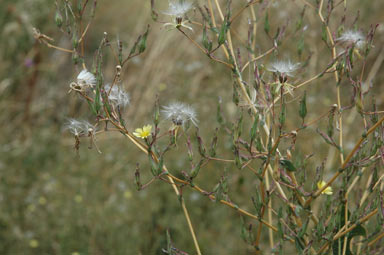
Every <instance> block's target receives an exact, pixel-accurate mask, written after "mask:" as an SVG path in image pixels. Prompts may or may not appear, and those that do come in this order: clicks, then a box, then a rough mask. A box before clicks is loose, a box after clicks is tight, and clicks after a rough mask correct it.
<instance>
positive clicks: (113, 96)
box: [105, 84, 130, 107]
mask: <svg viewBox="0 0 384 255" xmlns="http://www.w3.org/2000/svg"><path fill="white" fill-rule="evenodd" d="M109 90H111V92H110V94H109V96H108V100H109V102H110V103H111V104H112V105H114V106H122V107H124V106H127V105H128V104H129V102H130V98H129V94H128V93H127V92H126V91H124V89H123V88H121V87H119V86H117V85H115V86H113V87H112V89H111V85H110V84H107V85H105V91H106V92H107V93H108V92H109Z"/></svg>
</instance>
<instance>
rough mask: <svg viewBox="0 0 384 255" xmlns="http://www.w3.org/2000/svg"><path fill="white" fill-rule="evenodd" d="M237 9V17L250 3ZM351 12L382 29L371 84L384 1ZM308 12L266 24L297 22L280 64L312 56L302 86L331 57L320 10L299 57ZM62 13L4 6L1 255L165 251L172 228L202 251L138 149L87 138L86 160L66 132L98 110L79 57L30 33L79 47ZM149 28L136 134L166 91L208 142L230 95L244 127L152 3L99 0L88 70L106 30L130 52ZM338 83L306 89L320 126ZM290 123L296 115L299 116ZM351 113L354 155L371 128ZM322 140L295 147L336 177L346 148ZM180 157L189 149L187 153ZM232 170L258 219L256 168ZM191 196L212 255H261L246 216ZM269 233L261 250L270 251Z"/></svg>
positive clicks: (213, 173)
mask: <svg viewBox="0 0 384 255" xmlns="http://www.w3.org/2000/svg"><path fill="white" fill-rule="evenodd" d="M156 2H157V7H158V9H159V10H165V9H166V7H167V1H165V0H164V1H156ZM202 2H203V1H200V3H202ZM222 2H223V1H222ZM233 2H234V5H233V8H234V9H239V8H240V7H241V6H243V5H244V4H245V3H246V1H233ZM347 3H348V4H347V6H348V9H347V17H348V18H347V24H351V23H352V22H353V20H354V17H355V16H356V14H357V12H358V11H359V20H358V22H357V23H356V24H357V27H358V28H361V29H362V31H364V32H365V33H367V32H368V30H369V26H370V25H371V24H380V25H379V27H378V30H377V33H376V36H375V41H374V45H375V47H374V48H373V50H372V53H371V54H370V56H369V58H368V60H367V72H366V74H368V73H369V71H370V70H372V66H373V65H374V63H375V62H377V61H378V59H379V57H380V56H381V55H380V54H383V45H384V44H383V43H384V23H383V21H384V17H383V15H382V14H383V12H382V11H383V9H384V2H383V1H380V0H376V1H359V0H348V1H347ZM223 4H224V3H223ZM302 8H303V3H302V2H301V1H271V3H270V7H269V17H270V23H271V30H272V31H273V33H274V32H275V31H276V28H277V24H288V28H287V29H288V35H289V36H290V37H289V38H288V39H286V40H285V41H284V42H283V44H282V45H281V47H280V51H279V52H280V55H279V56H280V57H283V58H288V57H289V58H292V59H294V60H295V61H299V62H303V61H305V60H306V58H307V57H309V56H312V58H311V59H310V61H309V65H308V67H307V68H306V70H305V72H301V73H300V74H299V75H298V77H299V78H297V79H298V80H302V81H303V80H305V79H306V78H309V77H311V76H313V75H315V74H317V73H318V72H320V71H322V70H323V68H324V67H325V66H326V65H327V64H328V63H329V60H330V59H331V57H330V55H329V52H328V51H327V49H326V48H325V46H324V43H323V42H322V41H321V40H320V39H319V38H321V26H320V25H319V21H318V18H317V17H316V15H314V12H313V10H310V9H309V8H308V10H307V11H306V16H305V19H304V22H305V23H306V25H307V26H308V28H307V30H306V31H304V32H303V33H304V36H305V47H304V51H303V54H302V56H301V57H299V56H298V55H297V50H296V47H297V45H296V42H297V38H299V36H300V35H296V34H294V33H293V32H292V31H294V27H295V22H296V21H297V19H298V17H299V13H300V11H301V10H302ZM55 11H56V7H55V4H54V2H53V1H50V0H29V1H27V0H2V1H1V2H0V31H1V40H0V58H1V64H0V112H1V114H0V126H1V135H0V254H72V255H77V254H161V253H162V252H161V249H162V248H165V247H166V235H165V231H166V229H170V232H171V235H172V238H173V241H174V244H175V245H176V246H177V247H178V248H180V249H182V250H185V251H187V252H190V253H191V254H193V253H194V248H193V243H192V239H191V237H190V234H189V231H188V228H187V224H186V221H185V218H184V216H183V213H182V210H181V207H180V205H179V203H178V200H177V197H176V196H175V194H174V193H173V190H172V188H171V186H169V185H167V184H166V183H163V182H155V183H154V184H153V185H151V186H149V187H148V188H147V189H145V190H143V191H140V192H138V191H137V190H136V189H135V185H134V171H135V167H136V163H140V165H141V174H142V178H143V181H145V180H149V178H150V171H149V168H148V165H147V159H146V157H145V156H144V155H141V154H140V152H139V151H138V150H137V149H136V148H135V147H134V146H133V145H132V144H130V143H129V141H128V140H127V139H125V138H124V139H123V137H122V136H121V135H120V134H118V133H116V134H115V133H107V134H101V135H100V136H99V137H98V138H97V143H98V146H99V148H100V149H101V151H102V154H98V153H97V151H96V150H94V149H92V150H90V149H88V141H87V140H86V139H84V140H82V144H81V147H80V151H79V156H77V154H76V152H75V150H74V148H73V146H74V138H73V137H72V136H71V135H70V134H69V133H68V132H67V131H65V130H64V128H63V126H64V123H65V121H66V119H67V118H70V117H73V118H80V119H87V120H89V121H91V122H92V121H93V119H92V118H93V117H92V115H91V114H90V112H89V109H88V106H87V104H86V103H84V102H83V101H81V100H79V97H78V96H76V95H75V94H74V93H71V94H68V93H67V92H68V90H69V83H70V82H71V81H73V80H74V79H75V78H76V76H77V73H78V72H79V70H80V69H79V68H80V67H75V66H74V65H73V64H72V60H71V55H70V54H66V53H61V52H58V51H56V50H54V49H49V48H47V47H46V46H44V45H42V44H39V43H38V42H37V41H35V40H34V38H33V34H32V28H33V27H36V28H38V29H39V30H40V31H41V32H42V33H44V34H46V35H49V36H50V37H52V38H54V39H55V44H56V45H59V46H60V47H64V48H70V47H71V41H70V39H69V38H67V37H66V36H64V35H63V34H62V33H60V31H59V30H58V29H57V27H56V26H55V23H54V14H55ZM256 14H257V15H258V14H260V19H259V21H258V22H259V28H258V29H259V32H258V36H257V45H258V48H259V49H260V53H262V52H264V51H266V50H267V49H269V48H270V47H271V46H272V44H271V41H270V40H269V39H268V37H267V36H266V35H265V32H264V31H263V29H262V27H263V22H264V21H263V18H264V12H263V9H262V8H261V7H258V6H257V5H256ZM342 15H343V11H342V8H338V12H336V14H335V16H334V18H333V20H332V22H334V24H338V23H339V22H340V20H341V18H342ZM248 17H250V15H249V12H247V11H246V12H245V13H244V17H243V18H241V19H239V20H237V21H236V22H235V23H234V24H233V27H235V28H236V31H238V33H239V34H240V37H241V38H242V40H244V41H245V40H246V38H247V37H246V31H247V18H248ZM190 18H191V19H192V20H198V19H200V14H199V13H198V12H192V13H191V14H190ZM162 19H163V20H164V19H165V20H166V19H167V18H162ZM332 22H331V24H332ZM147 24H150V25H151V30H150V34H149V37H148V48H147V50H146V52H145V54H143V55H142V56H140V57H138V58H136V59H134V60H133V61H132V62H130V63H129V64H128V65H127V66H125V68H124V70H123V84H124V87H125V89H126V90H127V91H129V93H130V96H131V104H130V106H129V107H128V108H127V109H126V111H125V112H124V115H125V118H126V120H127V125H128V127H130V129H131V130H133V129H134V128H136V127H138V126H142V125H144V124H147V123H150V122H151V112H152V109H153V104H154V99H155V95H156V94H158V95H159V97H160V104H161V105H164V104H167V103H169V102H172V101H183V102H186V103H188V104H191V105H192V106H194V107H195V109H196V110H197V112H198V118H199V120H200V129H201V130H202V136H203V138H204V137H212V134H213V133H214V128H215V127H216V126H217V125H218V124H217V123H216V122H215V119H216V113H215V112H214V111H212V109H216V105H217V102H218V98H219V97H221V98H222V100H223V112H224V115H225V118H226V119H227V121H228V122H233V121H235V120H236V118H237V114H238V111H237V110H236V107H235V106H234V104H233V103H232V101H231V98H232V80H231V74H230V73H229V72H228V70H226V69H224V68H223V67H221V66H219V65H217V64H214V63H212V62H211V61H209V59H207V58H206V57H204V56H203V55H202V54H201V53H200V52H199V51H198V49H196V48H195V47H193V46H192V45H191V43H190V42H189V41H187V40H186V38H184V37H183V36H182V35H181V34H180V33H178V32H177V31H176V30H173V31H166V29H165V28H164V27H163V26H162V24H158V23H154V22H153V21H152V19H151V17H150V1H142V0H130V1H122V0H109V1H102V0H100V1H98V6H97V12H96V17H95V20H94V21H93V23H92V25H91V27H90V30H89V33H88V37H87V39H86V50H87V54H86V55H87V57H86V64H87V65H88V66H91V64H92V60H93V53H94V51H95V50H96V49H97V46H98V44H99V42H100V40H101V38H102V35H103V32H104V31H106V32H108V34H109V38H110V40H111V42H112V43H114V42H116V38H119V39H120V40H123V41H125V42H127V43H128V45H132V44H133V42H134V41H135V40H136V38H137V36H138V35H139V34H141V33H142V32H143V31H144V30H145V28H146V26H147ZM194 29H195V31H196V32H195V33H192V34H191V35H192V36H193V37H194V38H195V39H196V40H198V41H199V40H201V39H200V37H199V33H200V31H201V30H200V29H199V27H195V26H194ZM234 40H235V43H241V41H240V40H238V39H236V38H235V39H234ZM239 45H240V44H239ZM242 52H243V53H244V52H245V51H244V49H242ZM323 56H327V57H324V58H323ZM270 60H273V57H272V56H271V57H267V58H265V59H264V60H263V61H262V62H261V63H265V65H266V64H267V63H269V62H270ZM381 61H382V60H381ZM379 64H381V63H379ZM104 70H105V73H104V75H105V77H106V80H107V81H109V82H110V81H111V79H112V78H113V72H114V70H115V62H114V61H113V58H112V57H109V58H107V59H106V60H105V62H104ZM383 73H384V69H383V67H382V65H379V69H378V70H377V71H376V72H375V73H374V77H373V78H372V80H371V82H372V84H373V85H374V91H375V97H376V99H377V104H378V108H379V109H380V110H383V109H384V87H383V82H384V75H383ZM366 79H368V75H366V77H365V80H366ZM333 83H334V81H333V77H331V75H328V76H327V75H326V76H324V77H323V78H322V79H320V80H318V81H316V82H314V83H312V84H311V87H310V89H309V88H308V90H307V94H308V109H309V116H310V117H313V118H314V117H315V116H317V115H319V114H321V113H324V112H325V111H326V110H327V109H329V106H330V105H332V104H334V103H336V101H335V100H336V97H335V89H334V84H333ZM302 91H303V90H301V91H300V92H299V93H298V94H297V95H301V93H302ZM342 91H343V93H342V95H343V98H342V100H343V104H344V105H346V104H348V102H349V100H350V95H351V89H350V88H349V87H348V86H347V85H346V86H343V87H342ZM296 104H297V102H296ZM295 107H296V108H297V106H294V107H293V109H296V108H295ZM291 113H292V114H294V112H293V110H292V112H291ZM344 116H345V132H346V133H345V141H346V142H345V148H346V150H347V151H349V150H350V149H351V146H353V144H354V142H355V141H356V140H357V138H356V137H355V135H356V132H360V131H361V130H362V129H359V128H357V127H356V126H358V124H359V125H360V124H361V123H362V121H361V118H359V117H358V114H356V110H354V109H353V110H351V111H350V112H347V113H346V114H345V115H344ZM295 120H296V119H295ZM324 125H326V123H325V124H324ZM324 125H323V126H324ZM288 126H289V127H291V128H292V129H293V128H295V127H297V123H295V121H293V120H292V119H291V120H290V121H289V123H288ZM168 127H169V123H166V122H162V124H161V128H162V130H166V129H167V128H168ZM314 130H315V128H313V129H309V130H308V131H305V132H304V133H303V136H301V137H299V138H298V142H297V143H298V149H297V150H298V151H301V152H302V154H305V155H306V154H309V153H310V152H312V151H313V147H315V148H317V149H316V154H315V156H314V158H313V160H311V163H310V166H311V167H313V169H315V167H316V166H318V165H320V164H321V161H322V160H324V158H326V157H328V160H327V162H326V163H327V167H328V168H332V167H334V166H337V164H338V158H337V156H334V154H335V151H334V150H333V149H329V148H330V147H328V146H326V145H324V142H323V141H322V139H321V138H318V137H316V138H313V137H314V134H315V131H314ZM308 138H313V140H311V143H308V142H306V141H307V140H306V139H308ZM207 142H209V139H208V138H207ZM179 146H180V149H181V150H183V151H184V150H185V144H184V142H183V143H180V144H179ZM224 151H230V142H229V139H226V140H225V139H224V140H219V152H224ZM223 155H227V156H229V155H230V154H228V153H223ZM166 164H167V166H168V167H169V168H170V169H171V171H172V172H173V173H175V174H176V175H179V174H180V171H181V170H183V169H184V168H188V167H189V165H188V159H187V155H186V154H185V153H184V154H183V155H182V156H181V157H180V156H179V155H177V154H176V153H173V154H172V155H171V156H170V157H169V158H168V159H167V161H166ZM226 167H227V169H228V171H229V173H230V174H229V180H230V183H231V186H230V197H231V199H233V200H234V201H236V203H237V204H239V205H240V206H241V207H242V208H245V209H248V210H250V211H252V210H253V207H252V203H251V200H250V197H251V195H250V194H252V192H253V191H254V188H255V187H254V183H255V182H256V180H255V177H254V176H253V175H252V173H250V172H249V171H248V172H246V171H244V172H239V171H238V170H237V169H236V167H235V166H233V165H226ZM224 168H225V166H224V165H222V164H217V163H210V164H209V165H208V166H207V167H206V168H204V172H203V173H201V176H199V178H198V181H197V182H198V183H199V184H200V185H201V186H202V187H204V188H205V189H206V190H212V189H213V187H214V185H215V184H216V183H217V182H218V181H219V179H220V176H221V175H223V171H224ZM183 194H184V197H185V200H186V203H187V207H188V209H189V211H190V214H191V218H192V222H193V224H194V226H195V228H196V233H197V236H198V239H199V242H200V245H201V248H202V251H203V253H204V254H248V253H249V254H252V253H253V249H252V247H250V246H248V245H247V244H245V243H244V242H243V241H242V240H241V238H240V232H241V220H240V217H239V215H238V214H237V213H236V212H235V211H233V210H231V209H230V208H226V207H224V206H222V205H218V204H215V203H214V202H212V201H210V200H209V199H208V198H207V197H204V196H201V195H200V194H198V193H195V192H192V191H191V190H190V189H188V188H186V189H184V190H183ZM254 224H256V223H254ZM264 230H265V231H264V232H265V236H264V237H263V238H265V243H264V244H263V243H262V246H263V245H265V247H267V246H268V243H267V241H266V240H268V239H267V231H266V229H264ZM266 254H267V253H266Z"/></svg>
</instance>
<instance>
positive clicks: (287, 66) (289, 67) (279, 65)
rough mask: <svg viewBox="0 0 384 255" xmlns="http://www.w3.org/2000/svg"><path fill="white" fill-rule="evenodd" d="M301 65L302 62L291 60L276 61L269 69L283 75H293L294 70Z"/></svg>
mask: <svg viewBox="0 0 384 255" xmlns="http://www.w3.org/2000/svg"><path fill="white" fill-rule="evenodd" d="M299 66H300V63H292V62H291V61H276V62H273V63H272V64H271V65H270V66H269V68H267V70H268V71H270V72H273V73H278V74H281V75H287V76H291V77H292V76H293V74H292V73H293V72H295V71H296V70H297V69H298V68H299Z"/></svg>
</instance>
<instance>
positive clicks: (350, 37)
mask: <svg viewBox="0 0 384 255" xmlns="http://www.w3.org/2000/svg"><path fill="white" fill-rule="evenodd" d="M336 40H337V41H340V42H343V43H350V44H355V45H356V47H358V48H362V47H363V46H364V45H365V37H364V35H363V33H361V32H360V31H353V30H347V31H345V32H344V33H342V34H341V36H340V37H339V38H337V39H336Z"/></svg>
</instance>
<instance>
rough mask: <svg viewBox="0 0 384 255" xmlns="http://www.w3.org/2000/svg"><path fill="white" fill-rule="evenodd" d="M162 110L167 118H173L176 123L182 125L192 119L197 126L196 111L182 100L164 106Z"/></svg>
mask: <svg viewBox="0 0 384 255" xmlns="http://www.w3.org/2000/svg"><path fill="white" fill-rule="evenodd" d="M161 112H162V113H163V115H164V118H165V119H168V120H172V122H173V123H174V124H175V125H179V126H180V125H184V124H185V123H186V122H188V121H191V122H192V123H193V125H195V126H197V123H198V120H197V118H196V111H195V110H194V109H193V108H192V107H191V106H189V105H187V104H184V103H180V102H175V103H171V104H169V105H168V106H163V109H162V110H161Z"/></svg>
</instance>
